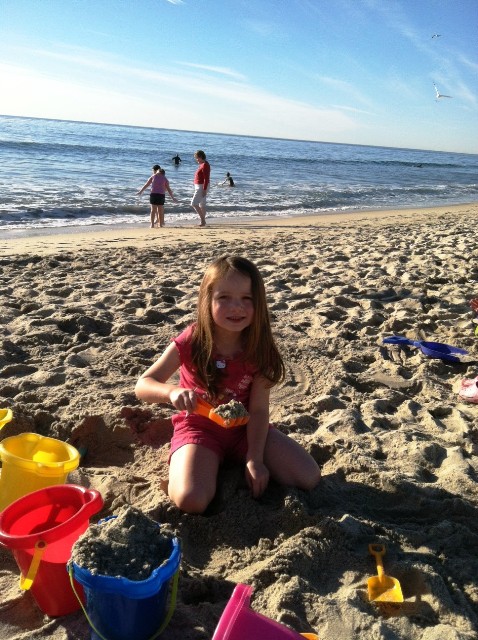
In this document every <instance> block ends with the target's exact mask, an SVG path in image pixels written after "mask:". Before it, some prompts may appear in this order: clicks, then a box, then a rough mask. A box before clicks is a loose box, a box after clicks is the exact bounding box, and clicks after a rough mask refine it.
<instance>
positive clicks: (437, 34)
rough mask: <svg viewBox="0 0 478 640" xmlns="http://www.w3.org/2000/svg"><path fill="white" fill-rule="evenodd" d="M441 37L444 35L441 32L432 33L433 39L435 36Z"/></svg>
mask: <svg viewBox="0 0 478 640" xmlns="http://www.w3.org/2000/svg"><path fill="white" fill-rule="evenodd" d="M441 37H442V35H441V33H434V34H433V35H432V40H433V38H441Z"/></svg>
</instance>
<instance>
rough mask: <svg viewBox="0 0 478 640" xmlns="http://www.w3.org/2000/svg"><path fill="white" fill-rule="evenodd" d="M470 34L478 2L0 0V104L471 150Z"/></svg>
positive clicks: (473, 86)
mask: <svg viewBox="0 0 478 640" xmlns="http://www.w3.org/2000/svg"><path fill="white" fill-rule="evenodd" d="M434 34H440V37H435V38H433V37H432V36H433V35H434ZM477 43H478V0H0V81H1V91H0V113H2V114H8V115H20V116H33V117H43V118H58V119H67V120H83V121H92V122H111V123H117V124H129V125H138V126H151V127H164V128H168V129H187V130H192V131H205V132H206V131H207V132H209V131H213V132H221V133H233V134H244V135H255V136H266V137H278V138H295V139H304V140H320V141H326V142H344V143H351V144H368V145H379V146H390V147H409V148H419V149H436V150H443V151H458V152H467V153H478V47H477ZM433 83H436V85H437V87H438V90H439V92H440V93H441V94H446V95H450V96H452V98H440V99H439V100H438V101H436V99H435V89H434V86H433Z"/></svg>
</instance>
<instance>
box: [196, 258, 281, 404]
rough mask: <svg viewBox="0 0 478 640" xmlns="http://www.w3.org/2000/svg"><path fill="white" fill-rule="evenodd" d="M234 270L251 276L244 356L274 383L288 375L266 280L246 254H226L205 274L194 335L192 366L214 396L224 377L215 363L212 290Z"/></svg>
mask: <svg viewBox="0 0 478 640" xmlns="http://www.w3.org/2000/svg"><path fill="white" fill-rule="evenodd" d="M232 271H237V272H238V273H240V274H242V275H244V276H247V277H249V278H250V279H251V292H252V302H253V305H254V315H253V318H252V323H251V324H250V326H249V327H247V328H246V329H244V330H243V332H242V338H243V349H244V357H245V359H246V360H247V362H249V363H250V364H252V365H254V366H255V367H257V370H258V373H259V374H260V375H262V376H263V377H264V378H266V379H267V380H269V382H270V383H271V386H274V385H275V384H277V383H278V382H281V381H282V380H283V379H284V375H285V367H284V362H283V360H282V357H281V355H280V353H279V350H278V349H277V346H276V344H275V341H274V337H273V335H272V329H271V322H270V317H269V310H268V308H267V301H266V292H265V287H264V281H263V279H262V276H261V274H260V273H259V270H258V269H257V267H256V266H255V264H253V263H252V262H251V261H250V260H247V258H242V257H240V256H229V255H224V256H222V257H220V258H218V259H217V260H215V261H214V262H213V263H212V264H211V265H210V266H209V267H208V268H207V270H206V273H205V274H204V277H203V279H202V282H201V285H200V287H199V296H198V303H197V322H196V326H195V329H194V331H193V335H192V361H193V366H194V367H195V369H196V374H197V377H198V379H199V380H200V381H201V382H202V383H203V384H204V388H205V389H207V391H208V393H209V395H210V396H211V397H212V398H214V397H215V396H216V395H217V393H218V386H219V383H220V378H221V370H220V369H218V368H217V367H216V366H215V362H214V360H213V357H212V356H213V350H214V322H213V319H212V313H211V307H212V291H213V287H214V285H215V284H216V283H217V282H218V281H219V280H221V279H222V278H224V277H225V276H227V275H228V274H229V273H231V272H232Z"/></svg>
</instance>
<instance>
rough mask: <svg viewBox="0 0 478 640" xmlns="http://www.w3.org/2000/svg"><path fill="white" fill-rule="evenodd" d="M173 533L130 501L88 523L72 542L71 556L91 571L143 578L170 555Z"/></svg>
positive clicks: (75, 561)
mask: <svg viewBox="0 0 478 640" xmlns="http://www.w3.org/2000/svg"><path fill="white" fill-rule="evenodd" d="M172 538H173V536H172V535H171V534H168V533H167V532H165V531H164V528H163V527H160V526H158V523H157V522H155V521H154V520H153V519H152V518H149V517H148V516H147V515H145V514H144V513H142V511H140V510H139V509H136V508H135V507H132V506H130V505H124V506H123V507H121V508H120V509H118V513H117V514H115V515H114V516H110V517H108V518H104V519H103V520H101V521H100V522H99V523H98V524H93V523H91V524H90V526H89V527H88V529H87V530H86V531H85V533H83V534H82V535H81V536H80V537H79V538H78V540H77V541H76V542H75V543H74V545H73V548H72V550H71V560H72V561H73V562H74V563H75V564H77V565H78V566H79V567H81V568H82V569H85V570H86V571H88V572H89V573H91V575H93V576H95V575H102V576H112V577H116V578H127V579H128V580H132V581H143V580H147V579H148V578H150V577H151V574H152V573H153V571H154V570H155V569H158V568H160V567H161V566H162V565H163V564H164V563H165V562H166V561H167V560H168V559H169V557H170V555H171V552H172V542H171V540H172Z"/></svg>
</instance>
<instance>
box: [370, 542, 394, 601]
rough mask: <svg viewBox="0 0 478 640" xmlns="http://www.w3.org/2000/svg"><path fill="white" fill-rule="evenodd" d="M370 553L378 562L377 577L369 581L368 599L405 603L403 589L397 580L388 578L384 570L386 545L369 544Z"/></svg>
mask: <svg viewBox="0 0 478 640" xmlns="http://www.w3.org/2000/svg"><path fill="white" fill-rule="evenodd" d="M368 550H369V552H370V553H371V554H372V555H373V556H375V560H376V562H377V574H378V575H377V576H374V577H373V578H369V579H368V580H367V587H368V597H369V600H370V601H371V602H403V594H402V587H401V586H400V582H399V581H398V580H397V579H396V578H392V577H391V576H387V575H386V573H385V572H384V569H383V563H382V557H383V556H384V555H385V545H383V544H369V545H368Z"/></svg>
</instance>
